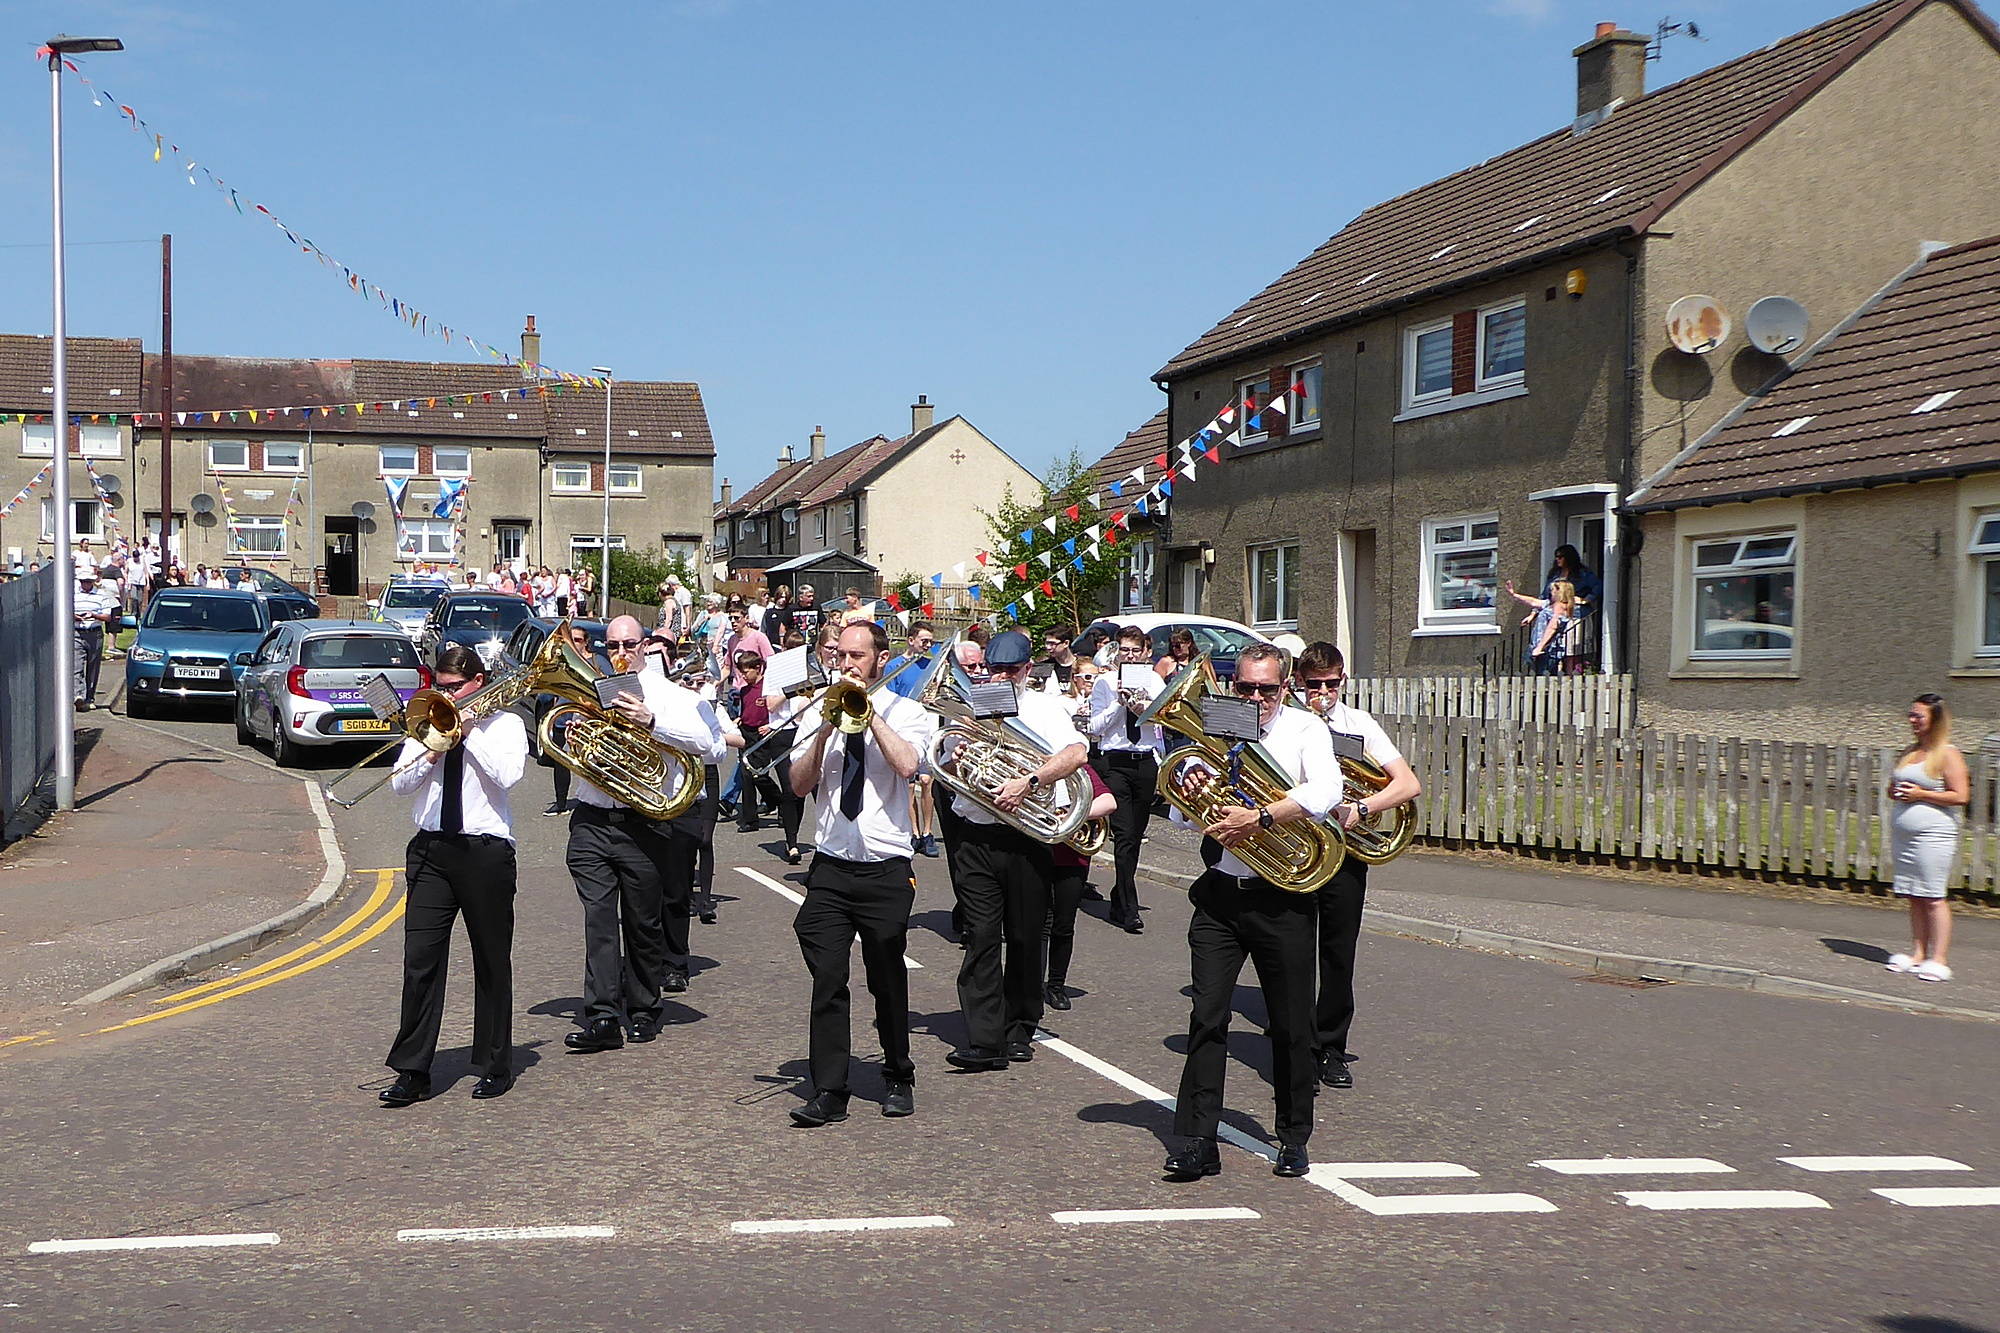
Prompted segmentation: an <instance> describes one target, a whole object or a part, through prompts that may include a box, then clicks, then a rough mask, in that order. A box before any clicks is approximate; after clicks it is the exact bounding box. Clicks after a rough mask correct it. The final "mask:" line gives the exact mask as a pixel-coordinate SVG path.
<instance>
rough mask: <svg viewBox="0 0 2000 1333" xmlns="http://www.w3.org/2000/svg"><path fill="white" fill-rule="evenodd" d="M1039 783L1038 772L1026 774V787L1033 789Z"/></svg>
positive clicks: (1040, 781)
mask: <svg viewBox="0 0 2000 1333" xmlns="http://www.w3.org/2000/svg"><path fill="white" fill-rule="evenodd" d="M1041 785H1042V775H1041V774H1040V773H1030V774H1028V789H1029V790H1030V791H1033V790H1034V789H1035V788H1037V787H1039V786H1041Z"/></svg>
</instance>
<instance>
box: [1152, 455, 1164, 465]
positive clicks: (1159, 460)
mask: <svg viewBox="0 0 2000 1333" xmlns="http://www.w3.org/2000/svg"><path fill="white" fill-rule="evenodd" d="M1166 465H1167V456H1166V455H1165V454H1154V455H1153V466H1154V467H1165V466H1166Z"/></svg>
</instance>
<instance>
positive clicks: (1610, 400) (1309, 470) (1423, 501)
mask: <svg viewBox="0 0 2000 1333" xmlns="http://www.w3.org/2000/svg"><path fill="white" fill-rule="evenodd" d="M1574 268H1581V269H1582V270H1583V271H1584V273H1585V275H1586V278H1587V284H1588V285H1587V289H1586V291H1585V293H1584V294H1583V295H1582V296H1581V297H1578V298H1572V297H1570V296H1568V295H1566V294H1565V293H1564V279H1565V276H1566V275H1567V274H1568V272H1569V271H1570V270H1571V269H1574ZM1625 285H1626V260H1625V258H1624V256H1622V255H1620V254H1619V253H1618V252H1616V251H1615V250H1611V249H1604V250H1599V251H1596V252H1592V253H1588V254H1583V255H1579V256H1572V257H1569V258H1566V259H1562V260H1559V261H1555V262H1550V263H1545V264H1541V265H1538V266H1535V267H1531V268H1527V269H1524V270H1522V271H1520V272H1518V273H1515V274H1512V275H1508V276H1503V277H1499V278H1496V279H1494V280H1492V281H1489V282H1487V283H1484V284H1482V285H1480V286H1475V287H1470V288H1465V289H1461V290H1459V291H1458V292H1456V293H1454V294H1452V295H1450V296H1445V297H1440V298H1437V299H1434V300H1431V301H1427V302H1424V303H1421V304H1417V305H1412V306H1408V307H1405V308H1403V309H1400V310H1397V311H1395V312H1393V313H1390V314H1385V315H1382V316H1378V317H1376V318H1372V319H1364V320H1362V321H1361V322H1358V323H1354V324H1348V325H1344V326H1342V327H1340V328H1338V329H1335V330H1333V331H1331V332H1327V333H1321V334H1316V335H1314V336H1312V337H1310V338H1302V339H1299V340H1296V341H1293V342H1289V343H1286V344H1284V345H1282V346H1281V347H1275V348H1274V347H1265V348H1262V349H1259V350H1258V351H1257V352H1255V353H1253V354H1251V355H1248V356H1244V357H1241V358H1237V359H1234V360H1232V361H1231V362H1229V363H1227V364H1226V365H1224V366H1222V367H1220V368H1215V369H1210V370H1206V371H1202V372H1200V373H1197V374H1194V375H1191V376H1189V377H1187V378H1185V379H1181V380H1176V381H1175V382H1174V383H1173V385H1172V391H1171V395H1170V400H1169V401H1170V412H1169V419H1168V438H1169V439H1172V440H1179V439H1182V438H1185V437H1186V436H1187V435H1188V434H1189V433H1190V432H1192V431H1194V430H1196V429H1199V428H1200V427H1201V426H1202V425H1204V424H1206V423H1207V422H1208V421H1209V420H1210V419H1211V418H1212V417H1213V416H1214V414H1215V411H1216V409H1217V407H1218V406H1219V405H1221V404H1223V403H1225V402H1227V401H1229V399H1230V396H1231V395H1232V393H1233V392H1234V387H1235V384H1236V382H1237V381H1239V380H1241V379H1244V378H1247V377H1252V376H1256V375H1259V374H1261V373H1262V372H1263V371H1264V370H1265V369H1268V368H1269V367H1271V366H1273V365H1274V364H1284V363H1295V362H1299V361H1306V360H1310V359H1311V358H1312V357H1313V356H1314V355H1318V356H1319V357H1320V358H1321V363H1322V366H1323V374H1322V381H1321V382H1322V386H1323V387H1322V392H1321V422H1320V430H1319V433H1318V435H1317V436H1309V437H1305V438H1299V437H1294V438H1293V439H1291V440H1288V441H1287V442H1285V443H1282V444H1277V445H1265V446H1257V447H1253V448H1251V449H1245V450H1238V451H1235V452H1234V453H1233V454H1230V455H1227V456H1225V457H1224V459H1223V461H1222V463H1221V465H1220V466H1218V467H1215V468H1213V469H1211V470H1208V471H1205V472H1201V471H1198V472H1197V473H1196V477H1195V480H1194V481H1193V482H1191V483H1189V484H1187V485H1184V486H1179V487H1176V488H1175V492H1174V500H1173V508H1172V511H1171V539H1170V542H1169V549H1170V550H1171V551H1172V552H1175V553H1184V552H1186V551H1187V550H1189V549H1190V548H1198V547H1199V546H1200V545H1201V544H1202V543H1204V542H1206V543H1209V544H1211V545H1212V546H1213V547H1214V550H1215V564H1214V566H1213V569H1212V570H1211V572H1210V575H1209V578H1208V581H1207V590H1206V595H1205V597H1204V600H1203V605H1202V606H1201V607H1200V608H1199V609H1200V610H1201V611H1202V612H1204V613H1206V614H1211V615H1218V616H1225V617H1228V618H1229V619H1232V620H1242V621H1244V622H1245V623H1249V621H1250V616H1249V614H1248V612H1249V611H1250V603H1249V564H1248V552H1249V549H1250V548H1251V547H1252V546H1258V545H1264V544H1268V543H1271V542H1283V541H1294V540H1295V541H1297V542H1298V544H1299V565H1300V575H1301V584H1300V596H1299V605H1298V612H1299V615H1298V625H1297V633H1299V634H1300V635H1301V636H1303V637H1304V638H1306V639H1307V640H1313V639H1329V640H1331V639H1334V638H1335V635H1336V613H1337V607H1336V600H1337V589H1338V587H1339V579H1340V571H1339V554H1338V552H1339V539H1340V536H1341V534H1342V532H1343V531H1355V530H1368V529H1372V530H1373V532H1374V570H1375V578H1374V583H1373V587H1372V589H1370V590H1357V595H1356V600H1357V601H1360V600H1361V599H1362V598H1365V597H1367V596H1369V595H1371V593H1372V596H1373V599H1374V601H1373V608H1372V609H1373V620H1374V624H1375V627H1376V636H1375V641H1374V644H1373V645H1372V663H1371V670H1372V671H1373V672H1374V673H1377V674H1398V673H1402V674H1408V673H1416V672H1423V671H1428V670H1432V669H1439V668H1442V669H1449V670H1458V669H1471V668H1476V667H1477V665H1478V662H1479V658H1480V655H1481V654H1482V653H1492V652H1494V651H1496V650H1497V648H1498V638H1499V630H1500V629H1501V628H1503V627H1507V626H1511V625H1512V624H1513V623H1514V622H1515V620H1517V619H1518V617H1517V616H1512V615H1509V614H1508V613H1507V610H1506V608H1505V607H1497V608H1496V613H1497V614H1496V618H1495V624H1494V625H1493V626H1492V627H1489V628H1487V629H1485V630H1483V631H1481V632H1459V633H1450V634H1439V633H1435V632H1432V631H1425V632H1423V633H1417V632H1416V631H1417V630H1418V597H1419V592H1420V584H1419V568H1420V565H1421V562H1422V550H1423V523H1424V520H1426V519H1430V518H1443V517H1448V516H1450V515H1455V514H1469V513H1487V512H1497V513H1498V515H1499V520H1500V532H1499V570H1500V577H1501V579H1502V581H1503V582H1504V580H1506V579H1509V578H1512V579H1514V580H1515V581H1516V582H1517V583H1520V584H1521V585H1523V587H1524V588H1525V589H1529V590H1532V589H1533V588H1535V587H1537V586H1539V583H1540V579H1541V574H1542V566H1541V560H1542V516H1543V515H1542V510H1543V506H1542V505H1541V504H1540V503H1538V502H1534V501H1530V500H1529V499H1528V496H1529V494H1530V493H1531V492H1534V491H1537V490H1542V489H1544V488H1548V487H1554V486H1562V485H1570V484H1583V483H1590V482H1602V481H1605V480H1615V479H1616V478H1617V476H1618V474H1617V473H1616V472H1615V471H1613V470H1612V469H1614V468H1615V466H1616V460H1617V457H1618V452H1619V450H1620V449H1621V448H1622V445H1623V440H1624V424H1623V423H1624V420H1625V413H1626V411H1627V408H1626V398H1625V380H1626V377H1625V373H1624V372H1625V356H1626V342H1627V339H1626V323H1625V300H1624V290H1625ZM1551 290H1553V292H1554V295H1553V297H1552V296H1551V295H1550V292H1551ZM1517 297H1518V298H1522V299H1524V300H1525V302H1526V312H1527V330H1526V378H1525V387H1526V390H1527V392H1526V393H1525V394H1524V395H1522V396H1519V397H1514V398H1507V399H1503V400H1501V401H1497V402H1486V403H1482V404H1478V405H1473V406H1465V407H1459V408H1455V409H1452V410H1449V411H1444V412H1439V413H1436V414H1434V415H1426V416H1420V417H1417V418H1415V419H1412V420H1406V421H1401V422H1399V421H1397V420H1396V417H1397V416H1398V415H1399V414H1401V413H1402V412H1403V397H1402V394H1403V388H1402V385H1403V373H1404V367H1403V333H1404V330H1406V329H1409V328H1411V327H1413V326H1416V325H1420V324H1426V323H1431V322H1434V321H1436V320H1439V319H1442V318H1446V317H1449V316H1451V315H1453V314H1455V313H1457V312H1461V311H1466V310H1471V309H1476V308H1478V307H1481V306H1485V305H1490V304H1493V303H1496V302H1500V301H1505V300H1508V299H1511V298H1517ZM1171 563H1172V562H1169V561H1164V560H1163V563H1162V566H1161V567H1162V568H1167V567H1169V565H1170V564H1171ZM1162 582H1164V581H1162ZM1503 597H1504V594H1503Z"/></svg>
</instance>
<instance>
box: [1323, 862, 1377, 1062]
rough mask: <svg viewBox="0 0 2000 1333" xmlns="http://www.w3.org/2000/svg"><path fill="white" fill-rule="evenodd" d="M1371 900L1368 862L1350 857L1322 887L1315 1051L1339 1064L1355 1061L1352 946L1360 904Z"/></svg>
mask: <svg viewBox="0 0 2000 1333" xmlns="http://www.w3.org/2000/svg"><path fill="white" fill-rule="evenodd" d="M1367 896H1368V863H1367V862H1366V861H1363V860H1362V859H1361V858H1360V857H1358V856H1354V855H1351V854H1350V855H1349V856H1348V857H1347V858H1346V859H1345V860H1343V861H1342V862H1341V863H1340V870H1339V872H1338V873H1337V874H1335V875H1334V877H1333V878H1332V879H1330V880H1328V881H1327V882H1326V883H1324V884H1322V885H1321V886H1320V887H1319V891H1318V892H1316V893H1315V894H1313V897H1315V898H1317V899H1319V1000H1318V1003H1317V1004H1315V1005H1314V1006H1313V1028H1314V1036H1313V1050H1314V1051H1315V1052H1316V1053H1318V1054H1320V1055H1331V1056H1334V1057H1335V1058H1337V1059H1339V1060H1341V1061H1343V1062H1344V1061H1348V1060H1352V1059H1353V1058H1354V1056H1353V1054H1352V1053H1350V1052H1349V1051H1348V1049H1347V1030H1348V1028H1349V1027H1351V1026H1352V1025H1353V1023H1354V946H1355V942H1356V941H1357V940H1358V939H1360V937H1361V905H1362V902H1363V900H1364V899H1366V898H1367Z"/></svg>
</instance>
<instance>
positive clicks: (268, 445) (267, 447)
mask: <svg viewBox="0 0 2000 1333" xmlns="http://www.w3.org/2000/svg"><path fill="white" fill-rule="evenodd" d="M273 449H289V450H296V451H297V453H298V462H296V463H292V464H288V465H274V464H273V463H272V462H271V451H272V450H273ZM264 470H265V471H266V472H282V473H284V474H285V475H287V476H293V477H296V476H298V475H299V474H300V473H302V472H304V471H305V470H306V446H305V442H304V441H303V440H266V441H264Z"/></svg>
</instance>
